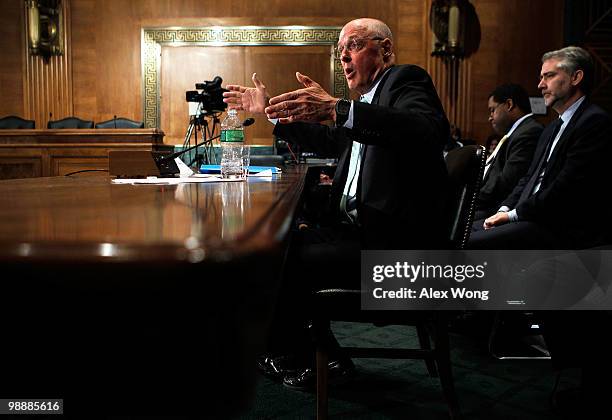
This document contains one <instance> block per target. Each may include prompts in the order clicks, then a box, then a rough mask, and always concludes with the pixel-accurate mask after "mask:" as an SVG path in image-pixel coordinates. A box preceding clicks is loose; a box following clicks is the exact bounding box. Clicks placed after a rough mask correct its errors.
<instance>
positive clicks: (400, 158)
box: [274, 65, 449, 249]
mask: <svg viewBox="0 0 612 420" xmlns="http://www.w3.org/2000/svg"><path fill="white" fill-rule="evenodd" d="M353 111H354V119H353V128H352V129H347V128H344V127H339V128H335V127H327V126H325V125H321V124H300V123H296V124H288V125H281V124H277V125H276V128H275V129H274V134H275V135H277V136H279V137H282V138H284V139H287V140H289V141H292V142H295V143H298V144H300V145H302V146H305V147H307V148H310V149H311V150H314V151H316V152H317V153H319V154H321V155H325V156H339V162H338V168H337V170H336V173H335V176H334V181H333V184H332V189H331V197H330V202H329V207H330V209H331V210H332V211H333V212H334V213H335V214H336V220H339V216H340V215H339V211H338V209H339V203H340V197H341V195H342V192H343V189H344V185H345V183H346V178H347V174H348V167H349V161H350V154H351V145H352V141H357V142H360V143H363V144H364V145H365V148H364V153H363V158H362V159H363V160H362V165H361V173H360V177H359V184H358V188H357V203H358V204H357V211H358V214H359V222H360V225H361V227H362V229H361V231H362V236H363V246H364V247H366V248H371V249H374V248H378V249H393V248H396V249H411V248H414V249H427V248H440V247H444V246H446V242H444V241H445V240H446V239H447V238H448V226H447V225H446V223H444V222H441V221H445V220H446V217H447V214H446V200H447V196H448V194H447V191H448V175H447V172H446V166H445V164H444V160H443V157H442V148H443V146H444V143H445V141H446V139H447V138H448V135H449V124H448V121H447V119H446V116H445V114H444V111H443V109H442V105H441V103H440V100H439V98H438V95H437V93H436V90H435V88H434V86H433V83H432V81H431V79H430V77H429V75H428V74H427V73H426V72H425V70H423V69H421V68H420V67H417V66H413V65H402V66H394V67H392V68H391V69H390V70H389V71H388V72H387V73H386V74H385V75H384V76H383V79H382V80H381V82H380V84H379V85H378V88H377V90H376V92H375V95H374V98H373V101H372V103H371V104H366V103H360V102H355V103H354V104H353Z"/></svg>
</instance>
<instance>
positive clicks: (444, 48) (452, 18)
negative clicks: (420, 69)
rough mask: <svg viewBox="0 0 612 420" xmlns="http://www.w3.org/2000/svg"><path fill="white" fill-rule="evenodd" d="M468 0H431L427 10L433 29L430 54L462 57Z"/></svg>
mask: <svg viewBox="0 0 612 420" xmlns="http://www.w3.org/2000/svg"><path fill="white" fill-rule="evenodd" d="M468 4H469V1H468V0H433V1H432V3H431V9H430V11H429V25H430V27H431V29H432V31H433V38H434V39H433V48H432V52H431V55H432V56H437V57H448V58H451V59H457V58H462V57H463V56H464V55H465V49H464V39H465V26H466V18H465V17H466V12H467V10H466V9H467V7H466V6H467V5H468Z"/></svg>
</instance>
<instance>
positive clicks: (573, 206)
mask: <svg viewBox="0 0 612 420" xmlns="http://www.w3.org/2000/svg"><path fill="white" fill-rule="evenodd" d="M552 130H553V128H552V124H549V126H548V127H546V129H545V130H544V131H543V132H542V135H541V136H540V140H539V141H538V147H537V149H536V152H535V154H534V159H533V162H532V164H531V166H530V167H529V171H528V172H527V175H525V176H524V177H523V178H521V180H520V181H519V183H518V185H517V186H516V188H515V189H514V190H513V191H512V193H511V194H510V196H509V197H508V198H507V199H506V200H504V202H503V203H502V205H505V206H508V207H509V208H511V209H512V208H516V211H517V214H518V216H519V220H528V221H533V222H536V223H540V224H542V225H543V226H547V227H549V228H550V229H551V230H552V231H553V232H555V233H557V234H558V235H561V236H562V237H564V238H566V239H567V240H568V241H569V243H570V246H571V247H572V248H585V247H591V246H595V245H598V244H601V243H605V242H606V241H609V239H610V222H609V221H608V220H609V219H610V217H609V215H608V214H609V212H610V206H609V203H610V198H609V197H610V193H609V191H608V189H609V187H610V185H611V181H612V176H611V173H612V172H611V171H610V158H611V156H612V154H611V152H612V119H611V118H610V115H609V114H607V113H606V112H605V111H604V110H602V109H601V108H599V107H598V106H597V105H594V104H591V103H590V102H589V101H588V99H587V100H585V101H584V102H583V103H582V104H581V105H580V107H579V108H578V109H577V110H576V113H575V114H574V116H573V117H572V119H571V121H570V122H569V124H568V125H567V127H566V128H565V131H564V132H563V135H562V136H561V138H560V139H559V142H558V143H557V145H556V147H555V149H554V151H553V154H552V156H551V158H550V160H549V162H548V164H547V166H546V171H545V175H544V178H543V180H542V185H541V186H540V190H539V191H538V192H537V194H532V195H531V196H529V197H528V198H527V199H524V200H523V201H521V202H519V199H520V198H521V194H522V192H523V189H524V188H525V186H526V185H527V184H528V183H529V180H530V178H531V177H532V176H537V174H535V172H536V169H537V167H538V163H539V161H540V159H541V158H542V156H543V154H544V153H545V149H546V140H548V139H549V138H550V136H551V134H552Z"/></svg>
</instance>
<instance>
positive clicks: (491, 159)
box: [482, 135, 508, 179]
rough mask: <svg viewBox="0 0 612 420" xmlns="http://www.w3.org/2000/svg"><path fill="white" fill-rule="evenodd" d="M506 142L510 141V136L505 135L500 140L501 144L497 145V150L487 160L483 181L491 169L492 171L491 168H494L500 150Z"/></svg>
mask: <svg viewBox="0 0 612 420" xmlns="http://www.w3.org/2000/svg"><path fill="white" fill-rule="evenodd" d="M506 140H508V135H505V136H504V137H502V138H501V139H500V140H499V142H498V143H497V146H496V147H495V150H493V153H491V156H489V157H488V158H487V162H486V164H485V169H484V172H483V173H482V179H485V178H486V176H487V173H488V172H489V169H491V166H493V162H495V157H496V156H497V153H498V152H499V149H500V148H501V147H502V144H504V142H505V141H506Z"/></svg>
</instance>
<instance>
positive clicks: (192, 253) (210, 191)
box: [0, 167, 306, 263]
mask: <svg viewBox="0 0 612 420" xmlns="http://www.w3.org/2000/svg"><path fill="white" fill-rule="evenodd" d="M305 174H306V169H305V168H301V167H294V168H289V169H287V170H286V171H285V172H283V173H282V174H280V175H275V176H274V177H272V178H263V177H262V178H256V177H251V178H249V179H248V181H246V182H215V183H200V184H179V185H116V184H112V183H111V178H109V177H107V176H98V177H50V178H34V179H19V180H5V181H0V197H2V205H1V206H0V261H17V262H19V261H36V260H43V261H79V262H87V261H90V262H98V261H100V262H103V261H132V262H157V263H159V262H162V263H163V262H169V261H171V262H193V263H198V262H207V261H212V262H215V261H228V260H231V259H233V258H236V257H240V256H244V255H248V254H253V253H258V252H268V251H273V250H275V249H278V247H279V245H280V244H281V242H282V241H283V239H284V238H285V237H286V234H287V232H288V229H289V226H290V222H291V220H292V218H293V215H294V211H295V209H296V207H297V203H298V201H299V197H300V195H301V192H302V189H303V186H304V180H305Z"/></svg>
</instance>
